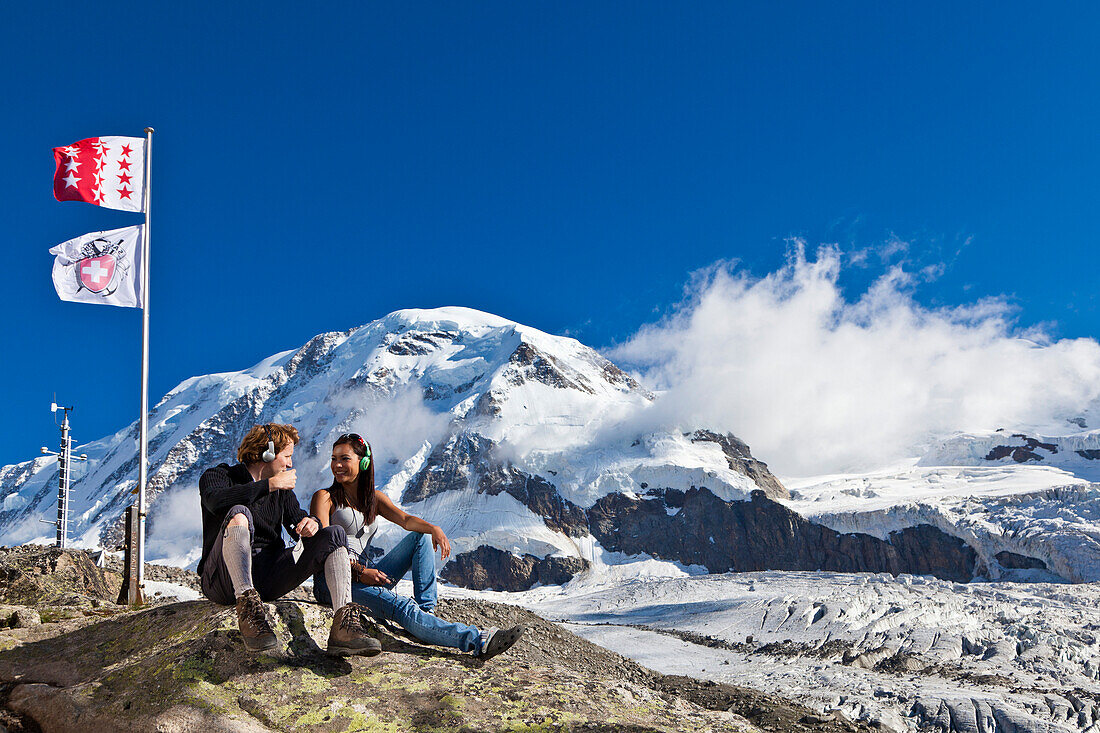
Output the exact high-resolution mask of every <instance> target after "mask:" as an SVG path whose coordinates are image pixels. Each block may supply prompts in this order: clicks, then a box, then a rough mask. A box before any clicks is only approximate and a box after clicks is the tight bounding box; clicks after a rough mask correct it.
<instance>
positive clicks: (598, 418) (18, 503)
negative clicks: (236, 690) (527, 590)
mask: <svg viewBox="0 0 1100 733" xmlns="http://www.w3.org/2000/svg"><path fill="white" fill-rule="evenodd" d="M653 399H654V397H653V395H652V394H651V393H649V392H648V391H647V390H646V389H644V388H643V387H642V386H641V385H639V384H638V383H637V382H636V381H635V380H634V379H632V378H631V377H630V376H628V375H627V374H625V373H624V372H622V371H621V370H620V369H619V368H617V367H616V366H615V365H614V364H612V363H611V362H609V361H608V360H607V359H605V358H603V357H602V356H600V355H599V354H597V353H596V352H595V351H593V350H592V349H590V348H588V347H586V346H584V345H582V344H580V343H579V342H577V341H575V340H573V339H568V338H561V337H555V336H550V335H548V334H545V333H542V332H540V331H537V330H535V329H532V328H528V327H525V326H521V325H519V324H516V323H513V322H511V321H507V320H505V319H502V318H497V317H495V316H492V315H489V314H485V313H480V312H477V311H473V310H469V309H463V308H443V309H438V310H431V311H417V310H406V311H398V312H395V313H393V314H391V315H389V316H386V317H385V318H382V319H380V320H378V321H375V322H373V323H370V324H368V325H366V326H362V327H359V328H355V329H352V330H350V331H347V332H342V333H326V334H322V335H319V336H317V337H315V338H313V339H312V340H310V341H309V343H307V344H305V345H304V346H303V347H302V348H300V349H297V350H294V351H288V352H284V353H281V354H276V355H274V356H272V357H270V358H268V359H265V360H263V361H261V362H260V363H259V364H256V365H255V366H253V367H251V368H250V369H247V370H244V371H241V372H232V373H224V374H211V375H207V376H202V377H194V378H191V379H188V380H185V381H184V382H182V383H181V384H179V385H178V386H177V387H176V388H175V389H173V390H172V391H170V392H169V393H168V394H167V395H165V396H164V398H163V399H161V400H160V402H159V403H158V404H157V405H156V406H155V407H154V408H153V410H152V412H151V415H150V423H149V424H150V432H149V436H150V438H149V441H150V442H149V452H150V457H151V466H152V468H151V472H150V480H149V489H150V496H151V508H150V519H149V556H150V557H152V558H158V557H159V558H167V559H171V560H174V561H176V562H188V561H193V560H194V559H195V558H196V557H197V555H196V552H197V549H196V548H197V547H198V546H199V543H198V541H197V538H198V536H199V524H198V507H197V491H196V488H197V482H198V477H199V476H200V475H201V473H202V471H203V470H205V469H206V468H207V467H209V466H210V465H213V464H215V463H218V462H221V461H232V460H233V456H234V454H235V448H236V445H237V444H238V442H239V440H240V438H241V437H242V436H243V434H244V433H245V432H246V431H247V429H248V428H249V427H250V426H251V425H253V424H254V423H258V422H289V423H292V424H294V425H295V426H296V427H297V428H298V429H299V431H300V433H301V435H302V436H303V442H302V444H301V445H300V446H299V448H298V451H297V452H296V455H295V467H296V468H297V469H298V476H299V486H298V495H299V498H300V499H301V500H302V502H303V504H305V503H307V502H308V499H309V496H310V494H311V493H312V492H313V491H314V490H315V489H317V488H320V487H322V486H326V485H327V484H328V483H329V482H330V481H331V476H330V474H329V473H328V447H329V445H330V444H331V442H332V441H333V439H335V437H336V436H337V435H339V434H341V433H344V432H349V431H356V432H360V433H362V434H363V435H365V436H366V437H367V438H368V439H369V440H371V442H372V446H373V448H374V451H375V455H376V456H378V457H379V462H378V464H377V469H376V470H377V473H376V478H377V480H378V481H379V485H380V487H382V488H383V490H385V491H386V492H387V493H388V494H389V495H390V496H391V497H392V498H394V499H395V500H397V501H399V502H401V503H403V504H404V505H406V506H408V507H409V508H410V511H414V512H416V513H418V514H421V515H423V516H425V517H429V518H431V519H432V520H433V521H436V522H438V523H440V524H441V525H442V526H443V527H444V529H445V530H446V531H447V532H448V535H449V536H450V538H451V541H452V545H453V546H454V548H455V552H456V554H458V555H462V554H463V553H469V552H471V551H474V550H476V549H477V548H479V547H482V546H485V547H487V548H497V549H499V550H503V551H506V552H507V553H508V555H509V556H510V557H511V558H514V560H512V561H511V564H512V565H513V566H517V563H518V566H517V567H522V566H523V565H524V562H530V561H525V560H523V559H522V558H523V557H524V556H531V557H533V558H535V559H537V560H538V561H539V562H540V563H541V566H540V568H541V572H543V573H547V572H550V570H551V569H550V567H549V566H550V565H553V566H554V567H555V568H557V570H554V572H558V573H561V572H565V573H566V577H569V576H570V575H571V574H572V573H573V572H575V571H576V570H577V569H579V568H580V567H583V566H584V564H585V563H586V562H588V561H590V560H591V559H592V557H593V553H594V552H596V548H597V543H595V542H594V541H593V539H592V537H591V535H590V534H589V532H588V529H587V518H586V513H585V509H586V508H587V507H589V506H591V505H592V504H593V503H594V502H596V501H597V500H598V499H600V498H601V497H603V496H605V495H607V494H609V493H616V492H626V493H627V494H630V493H631V492H633V491H635V490H637V489H638V487H639V486H640V487H646V486H648V485H653V486H660V487H661V488H662V489H668V490H677V491H688V490H691V489H693V488H695V487H697V486H706V487H707V489H708V492H713V494H714V495H715V496H717V497H720V498H721V499H723V500H726V501H731V500H743V499H747V498H748V497H749V495H750V494H751V492H752V491H754V490H763V491H765V492H766V493H767V494H768V495H770V496H773V497H780V496H786V490H785V489H784V488H783V486H782V485H781V484H780V483H779V482H778V481H777V480H776V479H775V478H774V477H773V476H772V475H771V474H770V473H769V472H768V470H767V467H766V466H765V465H764V464H762V463H760V462H758V461H756V460H755V459H753V458H752V456H751V454H750V453H749V449H748V446H746V445H744V444H743V443H741V442H740V441H738V440H737V439H736V438H734V437H733V436H725V435H718V434H715V433H711V432H707V431H691V432H687V433H682V432H675V433H659V434H637V435H635V434H633V433H631V434H629V435H626V434H624V433H623V432H622V431H623V429H624V428H622V423H623V421H625V420H626V419H627V418H629V417H630V416H631V415H633V414H635V413H637V412H638V411H639V410H644V409H645V408H646V406H648V405H649V404H650V403H651V402H652V400H653ZM136 436H137V426H136V423H135V424H134V425H131V426H130V427H129V428H128V429H126V430H123V431H121V432H119V433H117V434H115V435H113V436H110V437H108V438H104V439H102V440H98V441H94V442H92V443H89V444H86V445H82V446H79V447H78V449H77V450H78V451H79V452H84V453H87V454H88V456H89V459H90V460H89V462H88V464H87V466H83V465H78V466H77V467H76V468H75V472H74V479H75V480H74V486H73V495H72V500H71V510H72V511H71V520H70V521H71V532H70V534H71V536H72V537H73V539H74V541H75V543H76V544H77V545H80V546H97V545H100V544H103V545H106V546H111V545H113V544H116V543H117V542H118V539H119V528H118V517H119V515H120V512H121V511H122V510H123V508H124V507H125V506H127V505H128V504H130V503H131V502H132V501H133V498H132V491H133V490H134V487H135V486H136V481H137V466H136V464H137V458H136ZM56 480H57V468H56V463H55V461H54V459H52V458H40V459H36V460H34V461H29V462H27V463H22V464H18V465H14V466H5V467H3V468H2V469H0V541H3V542H6V543H9V544H10V543H20V542H26V541H34V540H40V541H49V540H50V539H51V538H52V535H51V534H50V531H49V530H48V529H47V528H46V526H45V525H43V524H41V523H40V521H39V520H41V519H51V518H52V517H53V515H54V511H55V510H54V504H55V500H56V499H55V497H56ZM548 557H553V558H555V559H553V560H546V558H548ZM456 567H457V566H456ZM514 570H515V568H514V567H513V571H514ZM526 580H527V581H531V573H530V572H528V573H527V578H526ZM532 582H533V581H532Z"/></svg>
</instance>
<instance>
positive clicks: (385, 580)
mask: <svg viewBox="0 0 1100 733" xmlns="http://www.w3.org/2000/svg"><path fill="white" fill-rule="evenodd" d="M351 572H352V575H354V576H355V579H356V580H358V581H359V582H360V583H362V584H363V585H375V586H381V587H385V586H388V585H390V584H391V583H392V582H393V581H391V580H390V578H389V576H388V575H386V574H385V573H383V572H382V571H381V570H375V569H374V568H368V567H367V566H366V565H363V564H362V563H357V562H355V561H354V560H352V562H351Z"/></svg>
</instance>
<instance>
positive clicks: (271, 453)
mask: <svg viewBox="0 0 1100 733" xmlns="http://www.w3.org/2000/svg"><path fill="white" fill-rule="evenodd" d="M264 432H265V433H267V450H265V451H264V452H263V455H262V456H260V458H261V459H262V460H263V462H264V463H271V462H272V461H274V460H275V455H276V453H275V441H274V440H272V439H271V430H270V429H268V427H267V423H264Z"/></svg>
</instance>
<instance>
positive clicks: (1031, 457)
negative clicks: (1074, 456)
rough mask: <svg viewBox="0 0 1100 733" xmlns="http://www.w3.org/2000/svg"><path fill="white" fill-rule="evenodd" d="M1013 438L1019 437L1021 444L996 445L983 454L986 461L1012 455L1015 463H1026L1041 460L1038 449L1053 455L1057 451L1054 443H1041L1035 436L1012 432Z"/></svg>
mask: <svg viewBox="0 0 1100 733" xmlns="http://www.w3.org/2000/svg"><path fill="white" fill-rule="evenodd" d="M1012 437H1013V438H1019V439H1020V440H1022V441H1024V444H1023V445H997V446H993V448H992V449H991V450H990V451H989V453H988V454H986V456H985V460H987V461H999V460H1000V459H1002V458H1008V457H1009V456H1011V457H1012V460H1014V461H1016V462H1017V463H1026V462H1027V461H1041V460H1043V456H1042V455H1041V454H1039V453H1038V452H1037V450H1038V449H1042V450H1045V451H1046V452H1047V453H1048V454H1050V455H1054V454H1055V453H1057V452H1058V446H1056V445H1055V444H1054V443H1043V442H1040V441H1039V440H1037V439H1035V438H1029V437H1028V436H1026V435H1023V434H1020V433H1013V435H1012ZM1078 454H1080V451H1078Z"/></svg>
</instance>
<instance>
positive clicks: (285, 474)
mask: <svg viewBox="0 0 1100 733" xmlns="http://www.w3.org/2000/svg"><path fill="white" fill-rule="evenodd" d="M297 481H298V472H297V471H295V470H294V469H293V468H292V469H290V470H288V471H281V472H279V473H277V474H275V475H274V476H272V477H271V478H269V479H268V480H267V488H268V491H279V490H283V491H286V490H293V489H294V484H295V483H296V482H297ZM314 532H316V530H314ZM306 536H307V537H309V536H310V535H306Z"/></svg>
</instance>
